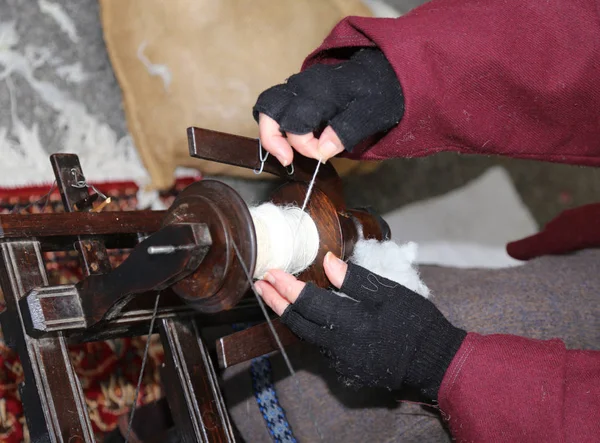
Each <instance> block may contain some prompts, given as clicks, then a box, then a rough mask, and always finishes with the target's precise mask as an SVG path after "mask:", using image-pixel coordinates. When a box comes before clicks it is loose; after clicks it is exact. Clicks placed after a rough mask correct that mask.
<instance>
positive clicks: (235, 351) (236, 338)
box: [217, 319, 300, 369]
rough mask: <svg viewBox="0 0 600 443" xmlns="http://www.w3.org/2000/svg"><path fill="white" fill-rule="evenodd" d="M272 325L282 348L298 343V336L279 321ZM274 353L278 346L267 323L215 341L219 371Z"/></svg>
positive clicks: (275, 320)
mask: <svg viewBox="0 0 600 443" xmlns="http://www.w3.org/2000/svg"><path fill="white" fill-rule="evenodd" d="M272 324H273V327H274V329H275V331H276V332H277V335H278V336H279V339H280V340H281V344H282V345H283V346H284V347H287V346H290V345H292V344H294V343H297V342H298V341H300V339H299V338H298V336H296V335H295V334H294V333H293V332H292V331H290V330H289V329H288V328H287V326H285V325H283V324H282V323H281V321H280V320H279V319H274V320H272ZM275 351H279V346H278V345H277V341H276V340H275V338H274V337H273V333H272V332H271V329H270V328H269V325H268V323H262V324H260V325H256V326H252V327H250V328H248V329H245V330H243V331H240V332H236V333H234V334H231V335H228V336H226V337H222V338H221V339H219V340H218V341H217V358H218V360H219V367H220V368H221V369H225V368H228V367H230V366H235V365H237V364H239V363H243V362H245V361H248V360H252V359H253V358H256V357H260V356H262V355H266V354H270V353H271V352H275Z"/></svg>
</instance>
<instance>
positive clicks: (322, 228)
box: [271, 183, 344, 288]
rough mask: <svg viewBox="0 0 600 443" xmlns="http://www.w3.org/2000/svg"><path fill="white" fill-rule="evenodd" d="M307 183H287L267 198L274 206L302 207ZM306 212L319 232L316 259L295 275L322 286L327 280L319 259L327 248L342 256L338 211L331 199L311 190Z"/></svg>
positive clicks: (322, 258) (321, 261) (326, 285)
mask: <svg viewBox="0 0 600 443" xmlns="http://www.w3.org/2000/svg"><path fill="white" fill-rule="evenodd" d="M306 191H307V186H306V184H304V183H288V184H286V185H283V186H282V187H281V188H279V189H278V190H277V191H275V193H274V194H273V195H272V197H271V201H272V202H273V203H275V204H277V205H290V204H291V205H295V206H300V207H301V206H302V203H303V202H304V198H305V196H306ZM306 212H307V213H308V214H310V217H311V218H312V219H313V221H314V222H315V225H316V226H317V231H318V233H319V251H318V253H317V258H316V259H315V261H314V262H313V264H312V265H311V266H309V267H308V268H307V269H306V270H305V271H303V272H302V273H300V274H299V275H298V279H300V280H302V281H304V282H309V281H310V282H313V283H314V284H316V285H318V286H320V287H322V288H325V287H328V286H329V284H330V283H329V279H328V278H327V275H325V270H324V269H323V260H324V259H325V255H326V254H327V252H329V251H331V252H333V253H334V254H335V255H336V256H338V257H342V256H343V252H344V251H343V247H344V242H343V238H342V227H341V225H340V220H339V217H338V213H337V211H336V208H335V205H334V204H333V202H332V201H331V200H330V199H329V198H328V197H327V195H325V193H324V192H322V191H320V190H319V189H313V193H312V195H311V197H310V199H309V201H308V204H307V205H306Z"/></svg>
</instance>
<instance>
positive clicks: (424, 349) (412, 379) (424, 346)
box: [405, 317, 467, 402]
mask: <svg viewBox="0 0 600 443" xmlns="http://www.w3.org/2000/svg"><path fill="white" fill-rule="evenodd" d="M420 335H421V337H420V338H419V340H418V341H417V343H418V344H417V349H416V352H415V354H414V355H413V359H412V361H411V363H410V365H409V367H408V371H407V374H406V379H405V384H406V385H407V386H410V387H412V388H414V389H417V390H418V391H419V392H420V393H421V395H423V396H424V398H425V399H426V400H427V401H431V402H437V397H438V392H439V390H440V386H441V384H442V380H443V379H444V375H445V374H446V371H447V370H448V367H449V366H450V363H452V360H453V359H454V357H455V356H456V354H457V352H458V350H459V349H460V347H461V345H462V343H463V341H464V339H465V337H466V336H467V332H466V331H464V330H463V329H460V328H457V327H455V326H453V325H452V324H451V323H450V322H449V321H447V320H446V319H445V318H443V317H442V318H441V319H438V320H436V321H434V322H432V323H430V324H429V325H428V326H427V327H426V328H423V330H422V331H421V333H420Z"/></svg>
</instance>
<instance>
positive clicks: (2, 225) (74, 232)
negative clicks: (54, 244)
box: [0, 211, 165, 239]
mask: <svg viewBox="0 0 600 443" xmlns="http://www.w3.org/2000/svg"><path fill="white" fill-rule="evenodd" d="M164 216H165V212H164V211H123V212H73V213H51V214H27V215H20V214H2V215H0V239H2V238H32V237H37V238H40V237H53V236H67V237H75V236H78V235H112V234H137V233H138V232H148V233H151V232H154V231H157V230H158V229H159V228H160V226H161V223H162V220H163V218H164Z"/></svg>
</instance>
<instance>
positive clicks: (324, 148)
mask: <svg viewBox="0 0 600 443" xmlns="http://www.w3.org/2000/svg"><path fill="white" fill-rule="evenodd" d="M317 150H318V152H319V154H321V161H322V162H326V161H327V160H329V159H330V158H331V157H335V156H336V155H337V154H339V153H340V152H343V151H344V145H343V144H342V141H341V140H340V138H339V137H338V135H337V134H336V133H335V131H334V130H333V128H332V127H331V126H327V127H326V128H325V130H324V131H323V133H322V134H321V136H320V137H319V144H318V146H317Z"/></svg>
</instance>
